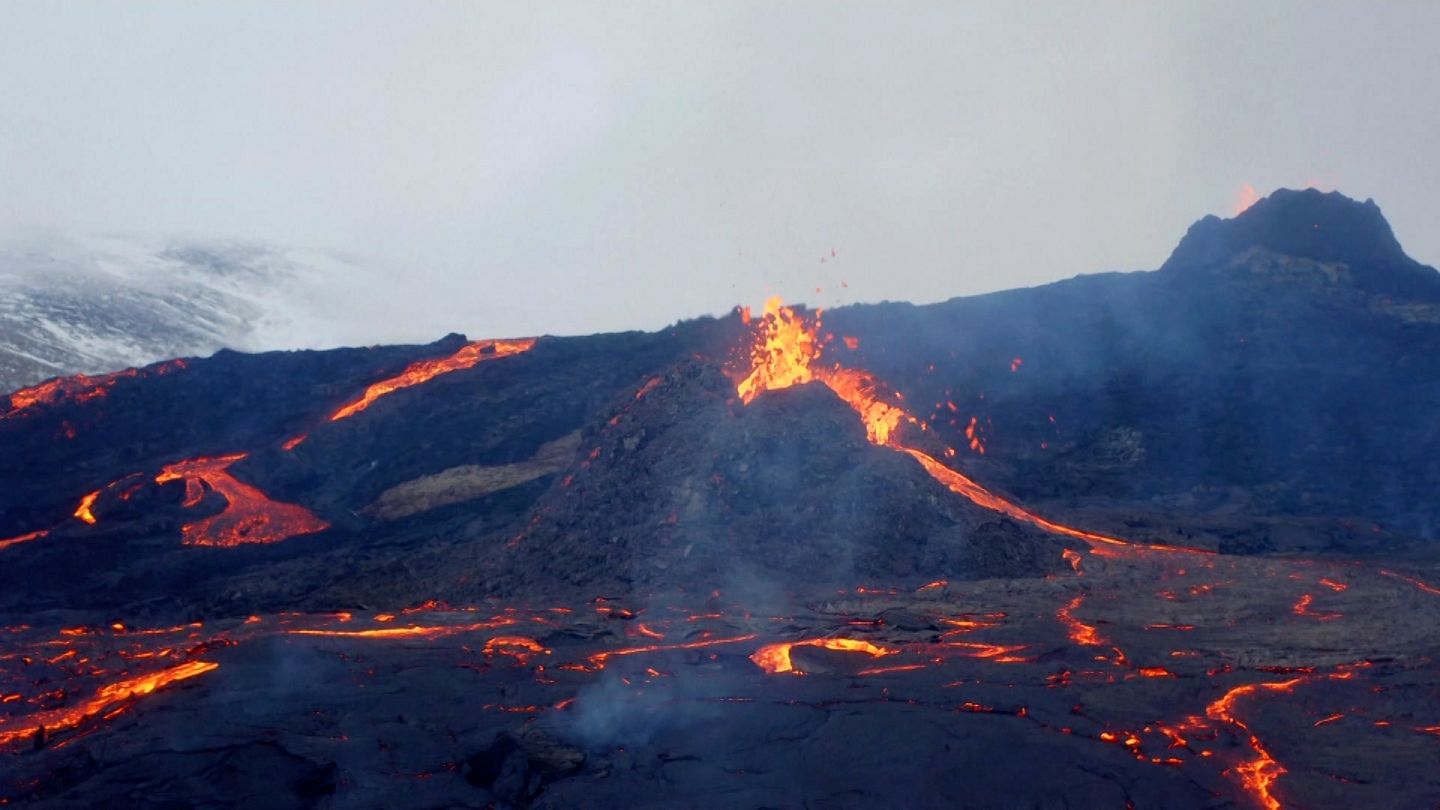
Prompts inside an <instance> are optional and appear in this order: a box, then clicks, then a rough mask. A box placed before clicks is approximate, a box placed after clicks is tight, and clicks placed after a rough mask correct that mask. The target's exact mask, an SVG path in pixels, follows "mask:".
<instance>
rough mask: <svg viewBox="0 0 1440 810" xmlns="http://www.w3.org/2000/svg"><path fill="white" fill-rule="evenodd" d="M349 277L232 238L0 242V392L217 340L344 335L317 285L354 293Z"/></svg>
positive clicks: (206, 350)
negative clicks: (350, 288)
mask: <svg viewBox="0 0 1440 810" xmlns="http://www.w3.org/2000/svg"><path fill="white" fill-rule="evenodd" d="M359 272H360V271H359V270H358V269H357V268H355V267H354V266H353V265H352V264H350V263H348V262H346V261H345V260H343V259H340V258H338V257H335V256H332V255H329V254H326V253H321V252H318V251H305V250H296V249H290V248H280V247H274V246H268V245H259V244H254V243H245V242H235V241H198V240H161V239H141V238H119V237H85V238H81V239H75V238H67V239H64V240H53V239H52V240H43V241H41V240H33V239H32V240H30V241H28V242H26V243H18V244H17V243H12V244H9V245H0V392H8V391H11V390H14V389H16V388H20V387H23V386H26V385H32V384H34V383H36V382H39V381H41V380H44V379H48V378H50V377H54V376H57V375H68V374H74V373H77V372H78V373H94V372H102V371H112V370H115V369H120V368H125V367H127V366H135V365H143V364H146V363H150V362H153V361H156V360H161V359H164V358H169V357H178V356H185V355H192V356H193V355H208V354H211V353H213V352H214V351H216V350H217V349H220V348H223V347H229V348H234V349H241V350H262V349H276V348H295V347H302V346H324V345H333V344H334V343H336V342H338V341H340V340H342V339H353V338H354V335H353V334H342V332H345V331H348V330H343V329H341V328H340V325H339V324H338V323H337V322H333V321H331V320H329V318H328V317H326V315H327V314H328V315H334V314H336V313H334V312H333V311H329V310H333V307H327V306H325V300H326V292H325V291H326V290H327V289H329V290H333V289H336V288H337V287H341V288H343V287H352V288H353V285H354V284H355V282H356V281H357V279H356V278H355V276H356V275H357V274H358V273H359Z"/></svg>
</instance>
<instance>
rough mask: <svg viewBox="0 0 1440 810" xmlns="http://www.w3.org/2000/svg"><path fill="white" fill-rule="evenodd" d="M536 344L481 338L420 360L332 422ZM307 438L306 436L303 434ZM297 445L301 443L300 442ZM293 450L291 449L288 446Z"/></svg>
mask: <svg viewBox="0 0 1440 810" xmlns="http://www.w3.org/2000/svg"><path fill="white" fill-rule="evenodd" d="M534 345H535V339H534V338H525V339H523V340H477V341H474V342H473V343H466V344H465V345H464V346H461V347H460V350H459V351H457V352H455V353H454V354H452V355H450V356H449V357H439V358H432V359H429V360H417V361H415V362H414V363H411V364H410V365H409V366H406V367H405V370H404V371H402V372H400V373H399V374H396V375H395V376H394V377H390V378H387V379H384V380H381V381H380V382H377V383H373V384H371V385H370V387H369V388H366V389H365V393H364V394H361V395H360V398H359V399H357V400H355V401H354V402H351V403H349V404H347V405H345V406H344V407H342V408H340V410H338V411H336V412H335V413H334V414H332V415H331V416H330V421H331V422H338V421H340V420H341V419H346V418H348V417H351V416H354V415H355V414H357V413H360V412H361V411H363V410H365V409H366V408H368V407H370V405H371V403H373V402H374V401H375V400H377V399H379V398H381V397H383V396H385V395H386V394H392V393H394V392H396V391H399V390H401V389H404V388H409V387H411V386H412V385H419V384H421V383H424V382H429V381H430V380H433V379H434V378H436V377H439V376H440V375H441V374H449V373H450V372H452V371H460V370H461V369H466V368H470V367H471V366H474V365H476V364H478V363H481V362H484V361H486V360H497V359H499V358H501V357H509V356H510V355H512V354H520V353H521V352H526V351H529V350H530V349H531V348H532V347H534ZM301 439H302V440H303V437H301ZM296 443H297V444H298V443H299V442H296ZM286 449H290V448H286Z"/></svg>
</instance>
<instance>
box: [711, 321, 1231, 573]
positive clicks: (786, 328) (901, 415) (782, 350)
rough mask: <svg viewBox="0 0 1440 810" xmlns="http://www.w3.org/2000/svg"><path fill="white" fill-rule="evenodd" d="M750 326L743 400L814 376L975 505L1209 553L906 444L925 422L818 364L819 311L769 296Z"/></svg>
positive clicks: (882, 441) (846, 374)
mask: <svg viewBox="0 0 1440 810" xmlns="http://www.w3.org/2000/svg"><path fill="white" fill-rule="evenodd" d="M751 326H752V328H753V329H754V331H755V342H754V344H753V346H752V348H751V352H750V362H751V367H750V372H749V374H747V375H746V376H745V378H744V379H742V380H740V382H739V383H738V384H737V385H736V392H737V393H738V394H739V395H740V401H741V402H743V403H745V404H749V403H750V402H751V401H753V400H754V399H755V397H757V396H759V395H760V394H761V392H763V391H775V390H780V389H783V388H789V387H790V386H793V385H804V384H805V383H810V382H819V383H822V384H824V385H825V386H827V387H828V388H830V390H832V391H834V392H835V394H836V395H837V396H839V397H840V399H842V400H844V401H845V403H846V404H848V405H849V406H850V407H851V408H852V409H854V411H855V413H856V414H858V415H859V417H860V421H861V422H863V423H864V425H865V433H866V436H868V437H869V439H870V442H871V443H872V444H875V445H879V446H881V447H888V448H890V449H891V450H896V451H899V452H902V453H906V454H908V455H909V456H910V457H912V458H914V459H915V460H916V461H918V462H919V463H920V466H921V467H923V468H924V469H925V471H926V472H928V473H929V474H930V477H932V478H934V479H935V480H936V481H938V482H939V483H941V484H943V485H944V486H945V487H946V488H948V489H949V490H950V491H951V492H954V493H956V494H958V495H961V496H964V497H965V498H968V499H969V500H971V501H973V502H974V503H975V504H976V505H978V506H983V507H985V508H987V509H993V510H994V511H996V512H999V513H1001V514H1003V515H1006V516H1008V517H1011V518H1014V519H1015V520H1018V521H1021V522H1023V523H1028V524H1030V525H1032V526H1036V527H1039V528H1041V529H1044V530H1046V531H1049V532H1053V533H1055V534H1062V535H1065V536H1067V537H1074V538H1076V539H1078V540H1084V541H1086V542H1088V543H1091V544H1092V545H1107V546H1121V547H1131V548H1145V549H1150V550H1152V551H1167V552H1186V553H1210V552H1205V551H1202V550H1201V549H1190V548H1182V547H1179V546H1159V545H1146V544H1136V543H1131V542H1129V541H1126V540H1121V539H1120V538H1118V537H1109V536H1107V535H1103V534H1096V533H1094V532H1087V531H1083V530H1081V529H1076V528H1072V527H1070V526H1065V525H1063V524H1060V523H1056V522H1054V521H1051V520H1047V519H1045V518H1042V517H1040V516H1039V515H1037V514H1035V513H1034V512H1031V511H1030V510H1028V509H1026V508H1024V507H1023V506H1020V505H1019V504H1016V503H1014V502H1012V501H1010V500H1007V499H1005V498H1003V497H1001V496H999V495H996V494H995V493H993V492H991V491H990V490H988V489H986V488H985V487H983V486H981V485H980V484H978V483H976V482H975V481H973V480H971V479H970V478H968V477H966V476H964V475H962V474H960V473H958V472H956V471H955V470H952V469H950V468H949V467H946V466H945V465H944V464H941V463H940V462H939V461H938V460H936V458H935V457H934V456H931V455H930V454H928V453H926V452H924V451H922V450H919V449H917V448H915V447H911V446H909V445H907V444H905V443H904V442H903V441H902V440H901V438H900V437H899V436H898V435H897V431H898V430H899V428H900V426H901V425H902V424H903V423H909V424H913V425H918V426H920V427H921V428H922V429H923V428H924V427H925V425H924V423H922V422H920V420H918V419H916V418H915V417H914V416H912V415H911V414H909V413H907V412H906V411H905V410H904V409H903V408H901V407H900V406H898V405H892V404H890V403H889V402H885V401H883V399H882V393H881V391H880V384H879V381H878V380H876V379H875V377H874V376H872V375H871V374H869V373H867V372H863V371H855V370H853V369H847V368H843V367H841V366H840V365H838V364H836V365H834V366H833V367H829V368H827V367H825V366H822V365H820V364H819V362H818V361H819V359H820V353H821V351H822V350H823V348H824V344H823V343H822V342H821V341H820V340H819V339H818V338H817V337H816V335H817V334H818V333H819V329H820V319H819V316H816V318H815V319H814V320H813V321H809V320H807V319H806V318H805V317H804V316H802V315H799V314H797V313H796V312H795V310H793V309H791V308H790V307H787V306H783V305H782V304H781V302H780V299H779V298H771V299H770V300H769V301H767V302H766V303H765V314H764V315H763V316H762V317H760V318H758V319H753V320H752V322H751ZM893 396H894V398H895V399H897V400H900V399H902V398H901V397H900V396H899V394H894V395H893Z"/></svg>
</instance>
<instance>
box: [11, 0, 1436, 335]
mask: <svg viewBox="0 0 1440 810" xmlns="http://www.w3.org/2000/svg"><path fill="white" fill-rule="evenodd" d="M1437 132H1440V3H1434V2H1416V3H1403V2H1392V3H1371V2H1355V3H1344V4H1342V3H1318V2H1295V3H1266V2H1256V0H1246V1H1245V2H1237V3H1216V2H1206V3H1184V4H1179V3H1174V4H1170V3H1139V2H1122V3H1083V2H1058V3H1038V2H1036V3H1012V2H1003V3H1001V2H997V3H985V4H978V3H977V4H972V3H940V2H927V3H917V4H902V3H897V2H884V3H879V2H877V3H871V4H860V3H844V2H841V3H837V2H833V0H826V1H825V2H815V3H811V2H763V3H753V4H752V3H723V2H708V0H707V1H705V2H702V1H701V0H696V2H688V3H681V2H674V3H595V2H592V1H591V0H586V1H585V2H577V3H548V4H547V3H537V2H533V1H530V0H527V1H526V2H516V3H496V2H479V1H478V0H477V1H476V2H444V3H441V2H432V3H397V2H387V3H368V2H358V1H357V0H343V2H333V3H320V2H293V1H287V2H265V3H262V2H244V3H225V2H217V1H216V0H206V2H193V1H192V0H185V2H103V3H83V2H69V3H41V2H29V1H28V0H26V2H11V1H10V0H0V232H8V231H25V230H33V229H41V230H52V231H59V232H137V233H144V234H166V235H168V234H181V235H201V236H210V235H214V236H226V237H245V238H253V239H258V240H264V241H273V242H279V243H285V244H294V245H301V246H309V247H323V248H330V249H336V250H340V251H343V252H346V253H349V254H352V255H354V256H357V257H360V258H361V259H362V260H363V261H365V262H367V263H371V264H374V265H375V266H380V267H384V268H386V272H387V274H388V279H389V280H388V281H387V282H385V283H384V284H381V285H378V286H377V287H375V288H374V290H373V293H371V292H368V291H367V292H366V293H364V295H367V296H369V297H370V298H371V299H372V300H374V301H381V302H383V309H384V310H385V311H387V312H389V313H391V314H392V317H388V318H384V319H376V318H375V317H374V314H373V313H374V311H375V310H376V309H377V307H376V306H373V305H367V306H362V307H358V308H357V313H364V314H363V317H364V318H365V320H366V324H367V325H366V327H365V328H367V329H373V330H374V333H375V339H398V338H429V337H432V336H435V335H438V334H440V333H443V332H444V331H446V330H448V329H452V328H453V329H459V330H463V331H467V332H469V333H470V334H471V335H472V336H477V337H478V336H483V335H507V334H531V333H540V332H554V333H580V332H589V331H595V330H611V329H621V328H636V327H640V328H654V327H657V326H660V325H663V324H665V323H669V322H671V321H674V320H676V319H678V318H681V317H690V316H694V315H699V314H703V313H718V312H721V311H724V310H725V309H727V308H728V307H729V306H730V305H731V304H733V303H736V302H757V301H759V300H761V299H763V297H764V296H766V295H767V294H770V293H779V294H782V295H784V296H785V297H786V298H787V299H791V300H807V301H810V302H812V303H822V304H826V305H833V304H835V303H841V302H853V301H873V300H880V299H885V298H889V299H905V300H912V301H922V302H923V301H933V300H939V299H944V298H948V297H950V296H953V295H960V294H968V293H975V292H983V291H989V290H996V289H1003V288H1008V287H1015V286H1025V285H1033V284H1037V283H1042V282H1045V281H1050V280H1054V279H1058V278H1062V277H1067V276H1071V275H1075V274H1078V273H1087V272H1095V271H1101V270H1110V269H1138V268H1152V267H1156V266H1158V265H1159V264H1160V263H1161V262H1162V261H1163V260H1164V258H1165V256H1166V255H1167V253H1168V251H1169V250H1170V248H1171V247H1172V246H1173V245H1174V243H1175V242H1176V240H1178V239H1179V237H1180V236H1181V234H1182V233H1183V232H1184V230H1185V228H1186V227H1187V226H1188V225H1189V224H1190V223H1191V222H1192V221H1193V220H1195V219H1197V218H1198V217H1200V216H1202V215H1203V214H1205V213H1210V212H1213V213H1220V214H1225V215H1228V214H1229V213H1231V209H1232V208H1233V206H1234V204H1235V200H1236V198H1237V196H1238V195H1239V193H1240V189H1241V187H1242V186H1243V185H1244V184H1247V183H1248V184H1251V185H1253V186H1254V187H1255V188H1257V189H1260V190H1261V192H1262V193H1265V192H1268V191H1269V190H1270V189H1272V188H1274V187H1276V186H1280V185H1287V186H1302V185H1306V184H1316V185H1320V186H1322V187H1326V188H1338V189H1340V190H1341V191H1344V192H1346V193H1348V194H1350V195H1351V196H1356V197H1360V198H1364V197H1374V198H1375V199H1376V200H1377V201H1378V202H1379V203H1380V205H1381V206H1382V207H1383V208H1384V210H1385V212H1386V214H1387V215H1388V216H1389V218H1390V220H1391V222H1392V224H1393V225H1394V227H1395V230H1396V233H1397V235H1398V236H1399V238H1400V240H1401V242H1402V243H1403V244H1404V245H1405V246H1406V248H1407V249H1408V250H1409V252H1410V253H1411V254H1412V255H1414V256H1415V257H1416V258H1418V259H1420V260H1422V261H1426V262H1428V263H1432V264H1433V263H1437V262H1440V229H1437V228H1436V227H1435V226H1436V218H1435V212H1436V211H1437V210H1440V164H1437V161H1436V159H1435V156H1436V147H1435V145H1434V144H1435V143H1436V141H1437V137H1440V135H1437ZM832 250H833V251H834V252H835V257H834V258H833V259H832V258H830V255H831V251H832ZM822 257H824V258H825V259H826V261H824V262H823V263H822V261H821V258H822ZM401 279H403V283H401V281H400V280H401ZM842 281H844V282H847V283H848V288H843V289H842V288H841V282H842ZM816 287H822V288H824V292H823V293H822V294H819V295H817V294H815V292H814V290H815V288H816Z"/></svg>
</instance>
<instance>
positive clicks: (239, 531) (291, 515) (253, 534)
mask: <svg viewBox="0 0 1440 810" xmlns="http://www.w3.org/2000/svg"><path fill="white" fill-rule="evenodd" d="M245 456H246V454H245V453H235V454H232V455H228V456H216V457H213V458H196V459H190V460H187V461H179V462H176V463H174V464H170V465H167V466H166V467H165V468H164V469H163V470H161V471H160V474H159V475H157V476H155V483H157V484H164V483H168V482H170V481H184V482H185V501H184V506H186V507H187V508H188V507H193V506H197V505H199V503H200V502H201V501H202V500H204V498H205V489H206V487H209V488H210V489H211V490H213V491H215V492H218V493H220V495H221V496H222V497H224V498H225V500H226V502H227V503H226V507H225V511H223V512H221V513H220V514H218V515H211V516H210V517H207V518H204V519H202V520H197V521H195V522H193V523H187V524H185V525H184V526H182V527H181V529H180V533H181V536H182V537H183V538H184V540H183V542H184V543H185V545H189V546H238V545H242V544H245V543H276V542H279V541H281V540H284V539H286V538H290V537H295V536H296V535H301V534H313V533H315V532H319V531H324V530H325V529H328V528H330V524H329V523H326V522H325V521H324V520H321V519H320V518H319V517H316V516H315V515H314V514H312V513H311V512H310V511H309V510H308V509H306V508H304V507H303V506H297V505H295V504H292V503H281V502H278V501H272V500H270V499H269V498H268V497H266V495H265V493H263V492H261V491H260V490H258V489H256V488H255V487H252V486H250V485H249V484H246V483H244V482H242V481H240V480H239V479H237V478H235V476H233V475H231V474H230V473H229V467H230V465H231V464H234V463H235V462H237V461H239V460H240V459H242V458H245Z"/></svg>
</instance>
